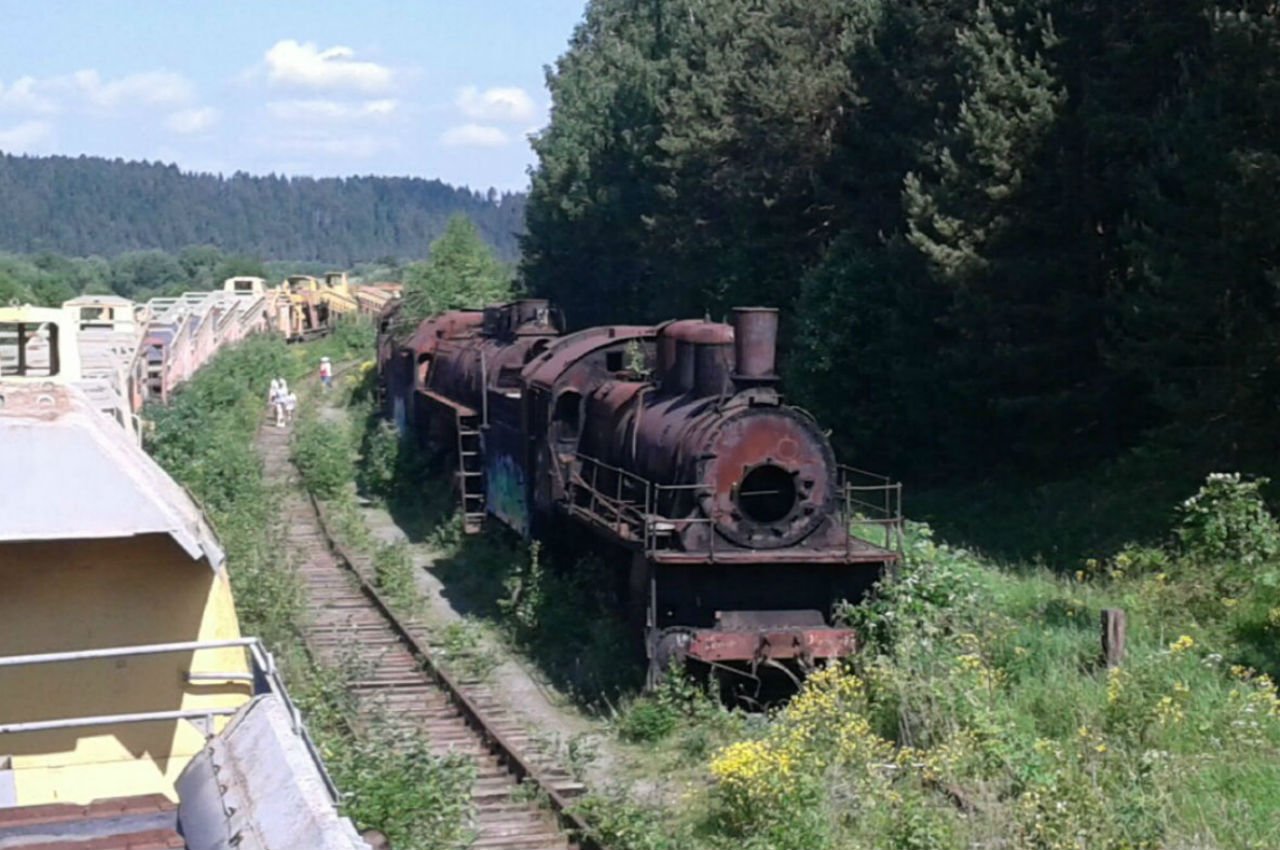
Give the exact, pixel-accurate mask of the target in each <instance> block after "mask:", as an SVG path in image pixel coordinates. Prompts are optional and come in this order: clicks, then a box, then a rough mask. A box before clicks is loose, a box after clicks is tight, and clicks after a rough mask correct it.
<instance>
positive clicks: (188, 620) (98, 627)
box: [0, 535, 251, 805]
mask: <svg viewBox="0 0 1280 850" xmlns="http://www.w3.org/2000/svg"><path fill="white" fill-rule="evenodd" d="M239 635H240V629H239V625H238V624H237V622H236V615H235V609H234V607H233V605H232V600H231V589H230V586H229V584H228V583H227V579H226V575H225V574H219V573H215V572H214V571H213V570H211V569H210V568H209V566H208V564H207V563H205V562H204V561H199V562H195V561H192V560H191V558H190V557H188V556H187V555H186V553H185V552H183V551H182V550H181V549H180V548H179V547H178V546H177V545H176V544H175V543H174V542H173V541H172V540H171V539H170V538H169V537H168V536H167V535H147V536H144V537H137V538H126V539H122V540H101V541H82V542H78V541H70V542H69V541H62V542H51V543H0V655H25V654H29V653H39V652H60V651H64V650H74V649H93V648H103V647H113V646H128V645H135V644H148V643H172V642H177V641H191V640H220V639H225V638H235V637H239ZM250 670H251V667H250V665H249V663H248V661H247V657H246V654H245V652H244V650H242V649H238V648H230V649H218V650H201V651H199V652H194V653H193V652H185V653H167V654H164V655H151V656H143V657H137V658H118V659H100V660H92V661H76V662H62V663H58V664H45V665H40V666H37V667H22V668H0V721H3V722H19V721H24V720H49V719H53V718H62V717H78V716H79V717H82V716H89V715H104V714H123V713H128V712H141V711H169V710H178V709H194V708H215V707H216V708H222V707H229V708H234V707H237V706H239V705H241V704H242V703H244V702H245V701H246V700H247V699H248V698H249V696H250V693H251V687H250V685H249V684H248V683H246V682H233V683H210V684H200V683H197V684H189V683H187V682H186V679H185V675H186V673H187V672H189V671H191V672H220V673H248V672H250ZM223 723H225V718H224V719H223V720H221V721H219V722H218V724H217V725H216V726H215V728H221V725H222V724H223ZM203 744H204V737H203V735H202V734H201V733H200V732H199V731H197V729H196V728H195V727H194V726H193V725H192V724H190V723H188V722H186V721H169V722H154V723H145V724H138V723H135V724H127V725H126V724H121V725H119V726H117V727H101V726H100V727H90V728H80V729H68V730H61V731H49V732H34V733H25V734H9V735H0V758H3V757H4V756H6V755H9V756H12V757H13V768H14V772H15V782H16V788H17V794H18V803H19V804H20V805H27V804H35V803H47V802H56V801H63V802H76V803H84V802H89V801H90V800H93V799H95V798H99V797H113V796H121V795H128V794H145V793H163V794H166V795H168V796H169V797H170V798H173V796H174V794H173V781H174V780H175V779H176V778H177V775H178V773H180V772H181V770H182V768H183V767H184V766H185V765H186V763H187V761H188V760H189V758H190V757H191V756H192V755H194V754H195V753H197V752H198V751H199V750H200V748H201V747H202V746H203Z"/></svg>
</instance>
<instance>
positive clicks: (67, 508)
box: [0, 381, 224, 569]
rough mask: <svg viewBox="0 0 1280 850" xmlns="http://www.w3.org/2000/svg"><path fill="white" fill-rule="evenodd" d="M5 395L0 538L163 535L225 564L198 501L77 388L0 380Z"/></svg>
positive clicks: (0, 411) (0, 420)
mask: <svg viewBox="0 0 1280 850" xmlns="http://www.w3.org/2000/svg"><path fill="white" fill-rule="evenodd" d="M0 398H2V399H3V401H2V402H0V463H2V464H3V471H4V477H5V480H6V481H7V482H10V484H9V486H4V487H0V541H16V540H65V539H95V538H106V537H132V536H137V535H142V534H165V535H168V536H169V537H171V538H173V540H174V541H175V542H176V543H177V544H178V545H179V546H181V547H182V548H183V550H185V551H186V553H187V554H188V555H190V556H191V558H192V559H196V560H199V559H202V558H203V559H205V560H206V561H207V562H208V563H209V565H210V566H211V567H214V568H215V569H219V568H221V566H222V563H223V559H224V556H223V552H222V547H221V546H220V545H219V543H218V541H217V538H216V537H215V536H214V534H213V531H212V529H210V528H209V526H208V524H207V523H206V522H205V520H204V517H203V516H202V515H201V513H200V510H199V509H198V508H197V507H196V505H195V503H193V502H192V501H191V499H190V498H189V497H188V496H187V494H186V493H185V492H184V491H183V490H182V488H180V487H179V486H178V485H177V484H176V483H175V482H174V481H173V479H171V478H170V477H169V476H168V474H166V473H165V472H164V470H162V469H161V468H160V466H159V465H158V464H157V463H156V462H155V461H154V460H152V459H151V457H150V456H148V455H147V453H146V452H144V451H143V450H142V449H141V448H139V447H138V446H137V445H136V444H135V443H134V442H133V441H131V440H130V439H129V437H128V435H127V433H126V432H125V431H124V429H122V428H121V427H120V426H119V424H117V423H116V422H114V421H112V420H111V419H108V418H107V417H105V416H103V415H102V414H101V413H99V412H98V411H97V410H96V409H95V408H94V405H93V404H92V402H90V401H89V400H88V398H87V397H86V396H85V395H84V393H83V392H82V391H81V390H80V389H78V388H77V387H74V386H63V385H59V384H53V383H47V384H23V385H17V384H13V383H9V382H5V381H0ZM15 482H20V484H19V486H13V484H14V483H15Z"/></svg>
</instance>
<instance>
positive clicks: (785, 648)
mask: <svg viewBox="0 0 1280 850" xmlns="http://www.w3.org/2000/svg"><path fill="white" fill-rule="evenodd" d="M857 648H858V635H857V633H856V632H854V631H853V630H852V629H833V628H828V627H808V628H803V627H801V628H772V629H770V628H764V629H740V630H735V631H728V630H720V629H695V630H693V634H692V638H691V640H690V642H689V650H688V653H689V657H690V658H696V659H698V660H699V661H704V662H726V661H762V660H764V659H766V658H769V659H772V660H774V661H786V660H790V659H793V658H799V659H802V660H806V661H816V660H819V659H824V658H842V657H844V656H847V655H852V654H853V653H854V652H856V651H857Z"/></svg>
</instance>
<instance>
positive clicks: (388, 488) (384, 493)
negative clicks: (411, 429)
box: [356, 418, 403, 501]
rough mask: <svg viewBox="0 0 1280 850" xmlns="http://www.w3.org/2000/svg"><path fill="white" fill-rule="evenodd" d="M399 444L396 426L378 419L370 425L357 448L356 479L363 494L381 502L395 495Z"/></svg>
mask: <svg viewBox="0 0 1280 850" xmlns="http://www.w3.org/2000/svg"><path fill="white" fill-rule="evenodd" d="M402 445H403V444H402V441H401V439H400V432H399V431H397V430H396V426H395V425H393V424H391V423H390V422H387V421H386V420H383V419H381V418H379V419H377V420H376V421H374V422H372V423H371V426H370V427H369V428H367V429H366V431H365V434H364V438H363V440H362V444H361V447H360V466H359V470H358V474H357V477H356V483H357V484H358V485H359V487H360V491H361V492H362V493H366V494H368V495H369V496H373V497H376V498H379V499H382V500H384V501H385V500H388V499H390V498H391V497H392V496H393V495H394V494H395V493H396V490H397V487H398V484H399V481H400V477H399V475H398V472H399V470H400V464H401V462H402V459H401V451H402Z"/></svg>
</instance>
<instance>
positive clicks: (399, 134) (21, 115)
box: [0, 0, 585, 189]
mask: <svg viewBox="0 0 1280 850" xmlns="http://www.w3.org/2000/svg"><path fill="white" fill-rule="evenodd" d="M584 6H585V2H584V0H527V2H526V1H525V0H506V1H505V2H504V0H471V2H466V0H457V2H443V1H442V0H432V2H427V0H413V1H412V2H411V0H400V2H390V0H363V2H347V0H343V1H342V2H323V3H322V2H289V1H288V0H257V2H247V0H245V1H242V0H225V1H224V2H212V0H204V2H177V0H170V2H161V1H160V0H112V1H111V2H108V1H107V0H48V2H39V1H38V0H0V14H2V15H3V20H4V26H3V27H2V28H0V150H4V151H8V152H12V153H31V154H53V153H57V154H69V155H78V154H82V153H83V154H92V155H98V156H107V157H121V158H124V159H148V160H161V161H164V162H176V163H177V164H178V165H179V166H180V167H181V168H183V169H187V170H196V171H213V172H223V173H227V174H230V173H231V172H234V171H248V172H250V173H255V174H262V173H268V172H275V173H283V174H295V175H297V174H308V175H317V176H321V175H323V176H329V175H349V174H391V175H413V176H419V177H438V178H440V179H442V180H445V181H447V182H450V183H455V184H467V185H470V186H472V187H474V188H488V187H489V186H495V187H497V188H499V189H520V188H524V187H525V186H526V185H527V182H528V178H527V176H526V173H525V170H526V168H527V167H528V166H529V164H530V163H531V162H532V161H533V156H532V153H531V152H530V150H529V146H528V143H527V141H526V135H527V134H528V133H530V132H532V131H534V130H536V129H537V128H540V127H542V126H543V125H544V124H545V123H546V119H547V108H548V97H547V93H546V89H545V87H544V84H543V66H544V65H547V64H550V63H552V62H553V61H554V60H555V58H556V57H557V56H558V55H560V53H562V52H563V51H564V49H565V47H566V46H567V44H568V40H569V37H570V35H571V34H572V32H573V28H574V26H575V24H577V22H578V21H579V20H580V19H581V16H582V13H583V9H584Z"/></svg>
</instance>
